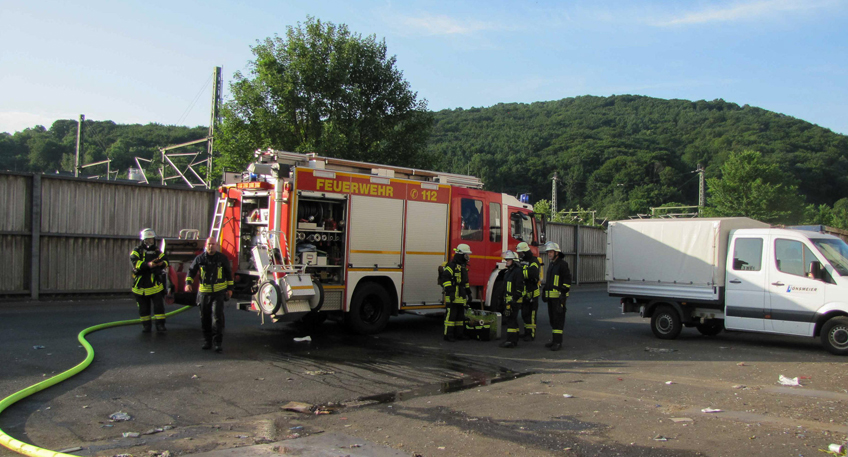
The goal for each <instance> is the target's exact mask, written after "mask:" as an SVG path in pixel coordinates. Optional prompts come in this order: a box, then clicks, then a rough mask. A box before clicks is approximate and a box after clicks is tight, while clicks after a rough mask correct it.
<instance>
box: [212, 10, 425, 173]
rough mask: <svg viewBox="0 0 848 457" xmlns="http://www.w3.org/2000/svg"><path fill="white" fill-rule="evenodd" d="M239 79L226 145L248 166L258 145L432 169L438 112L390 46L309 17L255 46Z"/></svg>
mask: <svg viewBox="0 0 848 457" xmlns="http://www.w3.org/2000/svg"><path fill="white" fill-rule="evenodd" d="M252 51H253V54H254V55H255V56H256V59H255V60H254V61H252V62H251V63H250V74H249V77H248V76H245V75H242V74H241V73H236V74H235V81H234V82H233V83H232V84H231V86H230V91H231V93H232V100H230V101H229V102H227V103H226V104H225V106H224V109H223V110H222V116H223V122H222V126H221V129H220V132H221V135H220V137H219V139H218V142H217V144H218V148H219V149H220V150H221V151H222V154H223V155H224V157H225V160H224V163H225V164H227V165H228V166H230V167H233V168H236V169H241V168H243V167H244V166H245V165H246V164H247V163H249V162H250V160H251V159H252V153H253V151H255V150H256V149H265V148H274V149H282V150H287V151H294V152H317V153H318V154H320V155H325V156H330V157H338V158H345V159H352V160H362V161H369V162H376V163H386V164H393V165H406V166H414V167H429V166H430V165H431V160H430V159H429V157H427V155H426V154H424V152H425V148H426V142H427V139H428V137H429V129H430V126H431V123H432V114H431V113H430V112H428V111H427V102H426V100H423V99H422V100H418V99H417V93H416V92H413V91H412V90H411V89H410V86H409V83H408V82H407V81H405V80H404V79H403V74H402V73H401V71H400V70H398V69H397V68H396V66H395V63H396V59H395V57H394V56H392V57H388V56H387V52H386V43H385V41H377V39H376V38H375V36H374V35H371V36H368V37H365V38H363V37H362V36H360V35H358V34H353V33H351V32H350V30H348V28H347V26H346V25H344V24H342V25H335V24H333V23H330V22H321V21H320V20H317V19H315V18H312V17H309V18H308V19H307V21H306V23H304V24H301V23H298V25H297V27H291V26H290V27H288V28H287V30H286V35H285V37H279V36H274V37H273V38H266V39H265V40H264V41H262V42H259V43H258V44H257V45H256V46H254V47H253V48H252Z"/></svg>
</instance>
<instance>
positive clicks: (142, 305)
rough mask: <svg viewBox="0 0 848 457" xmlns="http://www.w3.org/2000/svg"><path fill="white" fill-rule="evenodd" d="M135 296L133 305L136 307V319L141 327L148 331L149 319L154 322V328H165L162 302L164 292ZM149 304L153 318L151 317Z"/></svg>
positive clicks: (163, 303)
mask: <svg viewBox="0 0 848 457" xmlns="http://www.w3.org/2000/svg"><path fill="white" fill-rule="evenodd" d="M133 295H135V303H136V304H137V305H138V317H139V319H140V320H141V326H142V327H144V329H145V330H150V321H151V319H152V320H153V321H155V322H156V328H164V327H165V302H164V301H163V300H162V298H163V296H164V295H165V293H164V292H159V293H156V294H153V295H138V294H133ZM151 304H152V305H153V306H152V308H153V309H152V311H153V316H152V317H151V315H150V311H151Z"/></svg>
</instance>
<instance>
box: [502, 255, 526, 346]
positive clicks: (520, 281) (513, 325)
mask: <svg viewBox="0 0 848 457" xmlns="http://www.w3.org/2000/svg"><path fill="white" fill-rule="evenodd" d="M503 259H504V261H505V262H506V271H505V272H504V279H503V281H504V282H503V283H504V313H503V315H504V317H506V341H504V342H503V343H501V347H502V348H514V347H518V313H519V312H520V311H521V306H522V304H523V302H524V271H523V269H522V268H521V265H519V262H518V254H516V253H514V252H512V251H506V252H504V254H503Z"/></svg>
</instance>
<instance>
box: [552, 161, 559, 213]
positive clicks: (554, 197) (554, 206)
mask: <svg viewBox="0 0 848 457" xmlns="http://www.w3.org/2000/svg"><path fill="white" fill-rule="evenodd" d="M557 181H559V177H557V172H554V177H553V179H552V180H551V217H554V215H556V213H557V188H556V183H557Z"/></svg>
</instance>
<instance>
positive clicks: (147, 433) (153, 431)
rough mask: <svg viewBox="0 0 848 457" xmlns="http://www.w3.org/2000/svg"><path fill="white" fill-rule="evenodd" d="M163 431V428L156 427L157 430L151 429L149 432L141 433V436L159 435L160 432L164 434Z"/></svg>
mask: <svg viewBox="0 0 848 457" xmlns="http://www.w3.org/2000/svg"><path fill="white" fill-rule="evenodd" d="M164 431H165V429H163V428H158V427H157V428H151V429H150V430H148V431H146V432H144V433H142V435H155V434H157V433H161V432H164Z"/></svg>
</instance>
